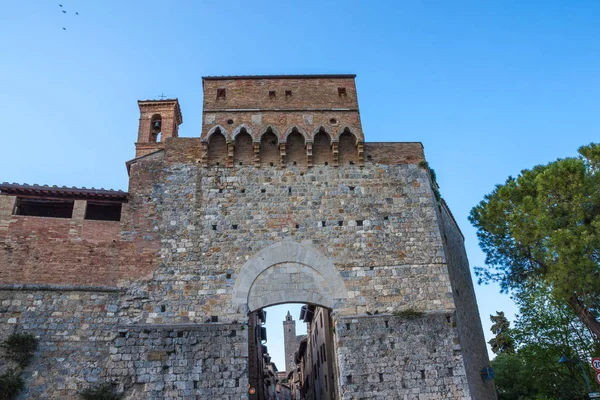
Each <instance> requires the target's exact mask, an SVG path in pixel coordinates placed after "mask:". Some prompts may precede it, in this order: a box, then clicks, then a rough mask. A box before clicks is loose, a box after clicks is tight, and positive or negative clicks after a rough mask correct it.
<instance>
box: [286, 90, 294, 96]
mask: <svg viewBox="0 0 600 400" xmlns="http://www.w3.org/2000/svg"><path fill="white" fill-rule="evenodd" d="M285 97H286V98H288V97H292V91H291V90H286V91H285Z"/></svg>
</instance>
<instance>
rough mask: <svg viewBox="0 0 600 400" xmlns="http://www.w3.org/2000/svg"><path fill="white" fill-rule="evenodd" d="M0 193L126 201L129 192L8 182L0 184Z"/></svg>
mask: <svg viewBox="0 0 600 400" xmlns="http://www.w3.org/2000/svg"><path fill="white" fill-rule="evenodd" d="M0 194H3V195H9V194H10V195H21V196H39V197H53V198H68V199H78V200H87V199H94V200H112V201H127V199H128V196H129V193H127V192H124V191H122V190H113V189H104V188H101V189H96V188H91V189H88V188H85V187H82V188H77V187H70V188H69V187H66V186H62V187H58V186H56V185H54V186H49V185H35V184H34V185H28V184H27V183H23V184H20V183H14V182H13V183H8V182H3V183H1V184H0Z"/></svg>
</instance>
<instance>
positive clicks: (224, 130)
mask: <svg viewBox="0 0 600 400" xmlns="http://www.w3.org/2000/svg"><path fill="white" fill-rule="evenodd" d="M217 130H219V131H221V134H222V135H223V136H225V140H226V141H228V142H229V140H230V136H229V132H228V131H227V129H225V128H223V126H222V125H215V126H213V127H212V128H210V130H209V131H208V133H207V134H206V137H205V138H204V141H205V142H208V141H209V140H210V137H211V136H212V135H213V134H214V133H215V132H216V131H217Z"/></svg>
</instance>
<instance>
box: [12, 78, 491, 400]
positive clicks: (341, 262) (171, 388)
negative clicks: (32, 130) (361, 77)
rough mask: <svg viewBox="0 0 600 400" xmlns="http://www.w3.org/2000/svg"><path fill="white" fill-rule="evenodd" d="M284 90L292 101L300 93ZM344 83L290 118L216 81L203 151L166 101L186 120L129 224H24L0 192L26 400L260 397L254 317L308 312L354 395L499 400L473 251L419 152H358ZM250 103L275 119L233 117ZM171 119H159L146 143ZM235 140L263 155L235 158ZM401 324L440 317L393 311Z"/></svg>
mask: <svg viewBox="0 0 600 400" xmlns="http://www.w3.org/2000/svg"><path fill="white" fill-rule="evenodd" d="M344 79H347V78H344ZM344 79H342V81H343V80H344ZM284 81H285V82H276V83H273V85H275V86H276V89H275V90H276V91H277V93H282V94H283V93H285V91H286V88H285V87H286V86H288V85H292V86H293V85H304V83H302V82H303V81H302V80H301V79H296V80H293V79H292V80H290V79H284ZM215 82H217V83H215ZM257 82H258V83H257ZM344 82H345V81H344ZM344 82H340V81H339V80H336V79H333V80H331V81H327V82H321V83H319V82H318V80H310V82H309V83H306V86H305V87H304V86H303V87H301V88H299V89H297V90H296V89H293V90H292V91H293V92H294V93H293V94H292V98H289V99H288V100H287V101H288V103H287V104H288V106H287V107H288V109H286V110H287V111H285V112H283V111H281V110H280V109H278V107H275V106H274V105H273V106H269V105H268V104H270V103H269V101H270V100H269V94H268V92H269V90H268V89H269V88H268V87H267V86H268V85H269V84H271V83H269V82H265V83H264V85H262V86H261V84H260V80H253V81H252V82H251V83H248V84H247V85H244V84H243V82H242V83H240V82H237V83H235V84H234V83H228V82H222V81H216V80H215V81H213V82H211V83H210V84H208V85H206V86H205V115H204V124H203V131H202V136H201V137H200V138H178V137H177V125H176V123H177V122H178V121H180V115H179V114H178V112H177V110H178V104H177V107H175V103H173V101H171V100H168V101H166V102H167V103H168V104H166V103H165V105H164V106H165V107H166V106H167V105H168V107H170V108H168V107H167V108H168V110H167V109H166V108H165V110H167V111H168V113H170V114H168V115H167V116H166V117H165V118H164V119H163V121H167V120H169V118H170V121H171V122H172V123H173V124H175V125H172V126H170V127H169V130H165V133H166V134H168V135H165V136H168V138H167V139H166V140H164V141H161V142H158V143H150V144H148V143H145V142H142V143H141V145H140V146H138V151H140V152H142V153H143V154H140V155H143V157H139V158H137V159H135V160H132V161H131V162H128V164H127V166H128V170H129V173H130V187H129V201H128V203H127V204H124V205H123V211H122V217H121V222H120V223H118V222H105V223H100V222H99V221H87V220H84V219H83V217H82V215H83V210H84V209H85V202H84V201H83V200H77V201H78V202H79V203H77V204H76V206H75V209H74V217H73V218H71V219H60V220H59V219H54V218H39V217H24V216H15V215H12V210H13V207H14V204H15V201H14V200H15V199H14V197H12V196H0V283H1V284H3V286H0V307H1V308H0V340H2V339H4V338H5V337H6V336H8V335H9V334H10V333H12V332H15V331H28V332H32V333H34V334H35V335H36V336H37V337H39V339H40V349H39V351H38V352H37V354H36V358H35V359H34V362H33V364H32V365H31V366H30V367H28V369H27V370H26V372H25V374H26V375H25V377H26V385H27V388H28V389H27V392H25V393H24V395H23V396H22V397H23V398H31V399H34V398H35V399H37V398H53V399H54V398H56V399H72V398H75V397H76V395H77V393H78V391H80V390H82V389H83V388H86V387H90V386H92V385H96V384H99V383H102V382H105V381H109V382H114V383H115V384H117V385H118V386H119V387H120V388H121V389H123V390H124V391H125V393H126V394H127V398H130V399H142V398H194V396H197V398H222V399H237V398H246V397H247V393H246V389H247V386H246V385H247V383H248V378H247V376H248V370H247V365H248V334H247V332H246V329H247V324H248V312H249V311H250V310H254V309H255V308H260V307H264V306H268V305H271V304H276V303H285V302H290V301H304V302H309V303H313V304H316V305H321V306H324V307H327V308H329V309H331V311H332V312H331V318H332V320H333V323H334V324H335V327H336V329H335V332H334V334H333V336H334V341H335V343H336V346H337V353H336V359H337V362H338V370H339V374H340V379H338V382H339V386H340V387H339V388H337V389H338V390H336V392H337V393H340V395H341V397H342V398H344V399H359V398H364V399H366V398H389V399H397V398H402V399H420V400H421V399H439V398H465V399H469V398H473V399H477V400H479V399H493V398H494V394H493V385H492V384H490V383H484V382H483V381H482V380H481V377H480V375H479V371H481V369H482V368H483V367H485V366H487V365H488V363H489V361H488V359H487V354H486V352H485V343H484V341H483V334H482V331H481V325H480V322H479V317H478V313H477V306H476V299H475V297H474V291H473V287H472V282H471V278H470V274H469V266H468V262H467V259H466V255H465V252H464V245H463V239H462V236H461V235H460V231H459V230H458V227H457V226H456V223H455V221H453V219H452V217H451V215H450V214H449V211H448V210H447V209H446V206H445V204H443V203H438V202H437V201H436V199H435V197H434V195H433V191H432V183H431V177H430V175H429V172H428V170H427V168H426V167H425V166H424V165H423V164H421V163H420V162H421V161H423V160H424V157H423V149H422V146H421V145H420V144H419V143H370V144H369V143H367V144H363V140H364V138H363V136H362V128H361V126H360V117H359V115H358V109H357V105H356V103H354V105H353V106H352V105H351V104H352V102H353V101H355V100H356V93H355V87H354V83H353V81H352V79H350V80H349V81H348V82H345V83H344ZM219 85H224V87H225V88H226V89H227V90H228V91H227V93H228V94H227V96H228V100H227V102H228V101H231V103H230V104H229V105H228V106H227V107H223V106H224V105H225V103H223V102H221V100H219V101H217V99H216V90H217V89H218V88H220V86H219ZM265 85H267V86H265ZM315 85H316V86H315ZM245 87H247V88H249V89H248V90H249V92H248V93H246V92H244V90H246V89H244V88H245ZM340 87H345V88H346V89H347V91H346V97H344V96H343V95H342V94H341V93H343V92H341V91H338V88H340ZM213 89H214V91H215V93H212V92H211V91H212V90H213ZM311 90H313V92H312V93H311ZM315 90H316V91H317V92H319V93H321V91H323V92H322V96H316V97H315V96H314V93H316V92H314V91H315ZM330 92H331V93H330ZM235 93H242V95H243V98H239V99H236V97H235ZM259 94H260V96H263V95H264V97H260V98H259ZM294 96H295V97H294ZM252 97H254V98H255V99H259V100H260V101H259V100H256V101H257V102H258V103H259V104H258V105H259V106H260V107H264V108H265V109H264V110H262V109H261V110H262V111H257V110H256V109H254V110H246V111H244V110H241V109H240V110H235V112H233V111H231V110H228V109H229V108H232V107H233V108H235V107H246V106H247V105H248V104H249V103H248V102H249V101H250V99H251V98H252ZM311 98H312V99H313V101H314V102H315V103H314V104H313V105H312V106H310V107H309V101H310V99H311ZM282 101H285V97H284V98H283V100H282ZM317 103H318V104H317ZM282 104H283V103H282ZM340 104H346V105H347V107H341V106H340ZM162 106H163V105H161V104H159V103H149V104H147V105H144V107H147V109H144V110H143V112H144V113H145V114H144V118H142V120H140V136H139V137H140V138H141V139H139V140H146V139H144V138H146V137H147V135H148V134H149V133H148V132H149V131H148V129H149V125H148V123H149V122H150V121H152V118H154V114H153V113H154V112H155V111H156V112H161V110H163V109H162V108H161V107H162ZM327 107H329V108H330V110H329V111H328V110H326V108H327ZM338 107H339V108H347V109H346V110H337V109H336V110H333V108H338ZM248 108H252V107H248ZM307 108H311V109H310V110H308V109H307ZM163 111H164V110H163ZM167 111H165V112H167ZM258 114H260V115H261V118H260V121H259V119H257V118H252V116H256V115H258ZM307 115H310V116H311V117H310V118H306V116H307ZM230 120H231V123H229V122H230ZM348 127H350V128H351V129H350V131H351V132H352V134H350V133H348V132H349V131H347V130H346V128H348ZM217 128H218V129H217ZM237 128H239V129H237ZM218 130H219V132H217V131H218ZM294 130H296V131H297V132H298V135H300V136H303V137H304V139H303V140H304V142H303V143H300V142H298V143H300V144H301V146H300V145H299V146H298V147H297V148H295V149H294V148H290V147H288V146H287V145H289V143H288V142H286V141H287V138H288V137H287V136H286V135H287V134H290V135H291V134H292V133H293V132H294ZM233 134H235V135H237V137H238V138H239V137H242V136H243V135H246V134H247V135H250V136H251V138H252V142H250V141H249V140H247V139H248V138H246V139H244V143H243V145H242V142H241V141H240V143H238V145H239V146H238V147H237V150H236V141H235V139H234V138H233ZM319 134H322V135H325V134H327V135H329V136H330V138H329V139H328V140H321V139H318V140H317V138H316V136H317V135H319ZM217 135H222V137H221V138H220V139H218V140H219V141H218V142H212V139H211V138H212V137H213V136H214V137H215V138H216V137H217ZM209 136H210V137H209ZM265 138H267V139H268V140H263V139H265ZM215 140H217V139H215ZM271 142H273V143H271ZM250 144H251V146H250ZM329 145H331V147H330V148H329ZM265 146H266V147H265ZM269 146H271V147H269ZM211 149H212V150H211ZM209 150H211V151H213V154H210V151H209ZM242 150H243V151H242ZM150 151H154V152H153V153H150ZM288 151H291V152H292V153H293V152H297V153H298V152H299V153H298V154H301V155H302V158H298V162H297V165H296V166H294V165H293V164H292V165H290V163H289V161H290V155H289V154H288V153H286V152H288ZM250 152H251V153H250ZM302 152H304V153H302ZM290 154H291V153H290ZM298 154H297V155H298ZM330 156H331V158H330ZM329 161H332V164H333V165H331V164H329ZM217 162H219V165H218V166H217V165H216V163H217ZM240 162H241V163H242V165H239V163H240ZM313 162H318V163H323V164H321V165H315V166H313V167H312V168H309V167H308V165H310V164H311V163H313ZM325 162H327V163H328V165H325V164H324V163H325ZM363 162H364V165H363ZM271 163H273V166H270V165H271ZM337 164H339V166H335V165H337ZM20 285H21V286H20ZM23 285H30V286H23ZM406 309H416V310H419V311H422V312H425V315H424V316H422V317H418V318H415V319H409V320H407V319H403V318H402V317H397V316H394V314H397V313H398V312H399V311H402V310H406ZM368 314H373V315H372V316H368ZM0 368H2V365H1V364H0ZM349 377H351V378H349ZM194 382H196V383H194Z"/></svg>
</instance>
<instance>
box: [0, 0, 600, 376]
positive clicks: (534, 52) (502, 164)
mask: <svg viewBox="0 0 600 400" xmlns="http://www.w3.org/2000/svg"><path fill="white" fill-rule="evenodd" d="M59 3H62V4H63V8H62V9H61V8H60V7H59V6H58V4H59ZM63 9H64V10H66V11H67V14H63V13H62V12H61V10H63ZM75 11H77V12H79V15H78V16H77V15H74V12H75ZM598 21H600V2H597V1H583V0H582V1H576V2H574V1H552V0H551V1H528V2H517V1H483V2H482V1H468V2H467V1H452V2H450V1H413V2H408V1H407V2H404V1H366V0H365V1H348V0H346V1H335V2H334V1H322V0H321V1H281V0H280V1H270V2H267V1H260V0H257V1H242V0H240V1H223V0H220V1H210V2H209V1H177V2H164V1H126V2H123V1H83V0H76V1H73V0H56V1H33V0H17V1H10V2H4V4H3V5H2V13H0V38H1V39H0V51H1V53H0V54H2V56H1V58H0V60H1V61H0V80H1V85H0V110H1V114H0V115H2V130H3V134H2V136H1V138H2V149H3V151H2V152H1V156H0V181H11V182H12V181H15V182H20V183H25V182H26V183H39V184H57V185H69V186H71V185H74V186H86V187H91V186H94V187H105V188H109V187H110V188H115V189H127V174H126V170H125V165H124V162H125V161H126V160H128V159H131V158H132V157H133V155H134V146H133V143H134V141H135V140H136V132H137V128H138V109H137V103H136V100H137V99H146V98H156V97H157V96H158V95H160V94H161V93H164V94H165V95H167V96H169V97H178V98H179V100H180V102H181V107H182V111H183V119H184V123H183V125H182V126H181V130H180V135H181V136H192V137H194V136H196V137H197V136H199V134H200V128H201V109H202V82H201V77H202V76H203V75H230V74H231V75H235V74H304V73H356V74H357V75H358V77H357V85H358V93H359V105H360V108H361V116H362V122H363V128H364V132H365V136H366V139H367V141H420V142H422V143H423V144H424V146H425V152H426V156H427V158H428V161H429V162H430V164H431V165H432V167H433V168H435V170H436V172H437V176H438V181H439V184H440V188H441V192H442V195H443V197H444V198H445V199H446V201H447V202H448V204H449V205H450V207H451V208H452V211H453V213H454V215H455V217H456V219H457V220H458V222H459V224H460V226H461V228H462V230H463V232H464V234H465V242H466V246H467V251H468V254H469V257H470V261H471V264H472V265H481V264H482V263H483V255H482V253H481V252H480V250H479V248H478V245H477V241H476V238H475V231H474V229H473V228H472V227H471V226H470V225H469V223H468V222H467V215H468V212H469V210H470V209H471V207H473V206H474V205H475V204H477V202H479V201H480V200H481V199H482V198H483V196H484V195H485V194H486V193H489V192H490V191H491V190H492V189H493V187H494V185H495V184H497V183H500V182H503V181H504V180H505V179H506V177H507V176H508V175H511V174H512V175H515V174H517V173H518V172H519V171H520V170H521V169H523V168H528V167H531V166H533V165H535V164H539V163H546V162H548V161H550V160H554V159H556V158H558V157H564V156H571V155H574V154H575V152H576V149H577V147H578V146H580V145H583V144H587V143H589V142H591V141H598V140H600V132H599V130H600V113H599V106H600V104H599V98H600V97H599V96H598V95H599V93H600V90H599V89H600V23H598ZM63 27H65V28H66V29H67V30H66V31H65V30H63V29H62V28H63ZM477 295H478V299H479V304H480V311H481V314H482V316H483V322H484V329H485V330H486V334H487V330H488V329H489V325H490V324H489V323H488V319H489V318H488V316H489V314H492V313H494V312H495V311H496V310H505V311H507V313H508V315H509V316H510V315H512V311H514V307H513V306H512V305H511V302H510V300H509V298H508V296H505V295H499V294H498V289H497V288H496V287H494V286H484V287H478V288H477ZM269 318H273V319H274V318H276V316H275V315H269ZM281 319H283V318H281ZM270 335H271V334H270ZM271 337H272V335H271ZM274 351H275V349H271V352H272V353H273V352H274ZM278 364H279V363H278ZM280 368H282V369H283V366H282V365H281V366H280Z"/></svg>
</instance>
